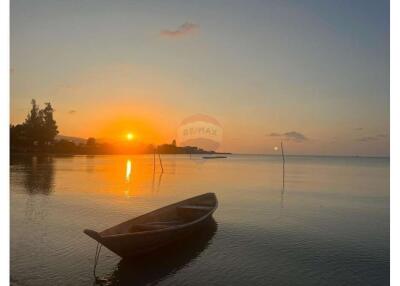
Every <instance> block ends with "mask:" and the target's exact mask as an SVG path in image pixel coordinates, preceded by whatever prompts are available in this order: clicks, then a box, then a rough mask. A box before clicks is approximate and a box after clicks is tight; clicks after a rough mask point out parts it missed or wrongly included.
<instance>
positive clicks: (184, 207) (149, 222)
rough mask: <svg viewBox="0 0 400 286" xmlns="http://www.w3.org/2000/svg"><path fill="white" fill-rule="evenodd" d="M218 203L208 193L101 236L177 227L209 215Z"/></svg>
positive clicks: (122, 225) (112, 229) (149, 214)
mask: <svg viewBox="0 0 400 286" xmlns="http://www.w3.org/2000/svg"><path fill="white" fill-rule="evenodd" d="M216 203H217V201H216V197H215V194H213V193H207V194H204V195H201V196H198V197H194V198H191V199H188V200H185V201H182V202H179V203H176V204H173V205H169V206H166V207H163V208H161V209H158V210H155V211H153V212H150V213H147V214H144V215H142V216H139V217H137V218H134V219H131V220H128V221H126V222H123V223H121V224H119V225H116V226H113V227H111V228H109V229H106V230H104V231H102V232H100V233H99V234H100V235H101V236H103V237H104V236H109V235H116V234H126V233H138V232H146V231H154V230H161V229H166V228H171V227H177V226H179V225H183V224H187V223H190V222H192V221H194V220H197V219H199V218H201V217H203V216H204V215H206V214H208V213H209V212H210V211H212V210H213V209H214V208H215V206H216Z"/></svg>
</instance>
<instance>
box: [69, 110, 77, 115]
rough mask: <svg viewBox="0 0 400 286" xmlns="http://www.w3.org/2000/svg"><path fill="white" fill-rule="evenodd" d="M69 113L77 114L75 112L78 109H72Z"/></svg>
mask: <svg viewBox="0 0 400 286" xmlns="http://www.w3.org/2000/svg"><path fill="white" fill-rule="evenodd" d="M68 113H69V114H75V113H76V110H73V109H71V110H69V111H68Z"/></svg>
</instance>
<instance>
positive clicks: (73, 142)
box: [11, 135, 231, 155]
mask: <svg viewBox="0 0 400 286" xmlns="http://www.w3.org/2000/svg"><path fill="white" fill-rule="evenodd" d="M11 153H12V154H69V155H107V154H110V155H112V154H153V153H160V154H231V153H219V152H215V151H208V150H203V149H201V148H198V147H195V146H181V147H180V146H176V142H175V140H173V142H172V143H171V144H161V145H152V144H144V143H140V142H119V143H118V142H114V143H110V142H106V141H104V140H97V139H95V138H93V137H90V138H88V139H84V138H81V137H74V136H65V135H56V136H55V137H54V141H53V142H52V143H49V144H42V145H37V144H36V145H35V144H33V145H32V146H30V145H11Z"/></svg>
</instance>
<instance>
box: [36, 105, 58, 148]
mask: <svg viewBox="0 0 400 286" xmlns="http://www.w3.org/2000/svg"><path fill="white" fill-rule="evenodd" d="M45 105H46V107H45V108H44V109H42V110H40V115H41V117H42V124H43V125H42V139H43V141H44V143H45V144H49V143H52V142H53V141H54V137H56V135H57V134H58V130H57V124H56V121H55V120H54V119H53V112H54V109H53V107H52V106H51V104H50V102H46V103H45Z"/></svg>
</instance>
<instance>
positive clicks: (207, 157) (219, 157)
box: [203, 156, 226, 159]
mask: <svg viewBox="0 0 400 286" xmlns="http://www.w3.org/2000/svg"><path fill="white" fill-rule="evenodd" d="M224 158H226V156H203V159H224Z"/></svg>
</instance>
